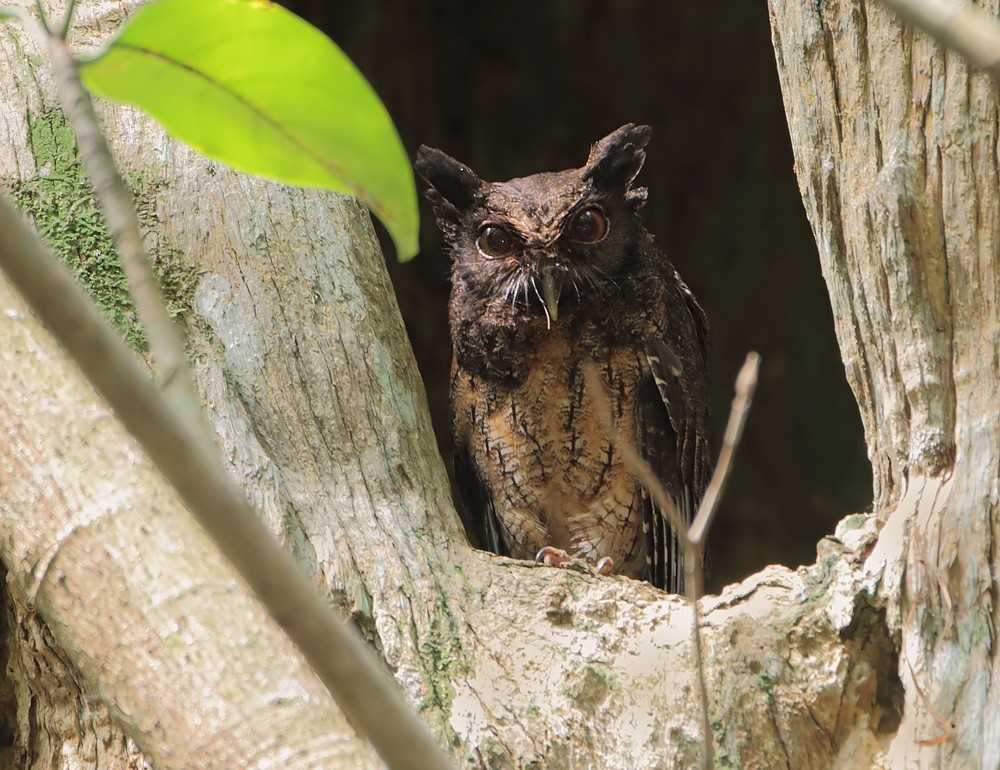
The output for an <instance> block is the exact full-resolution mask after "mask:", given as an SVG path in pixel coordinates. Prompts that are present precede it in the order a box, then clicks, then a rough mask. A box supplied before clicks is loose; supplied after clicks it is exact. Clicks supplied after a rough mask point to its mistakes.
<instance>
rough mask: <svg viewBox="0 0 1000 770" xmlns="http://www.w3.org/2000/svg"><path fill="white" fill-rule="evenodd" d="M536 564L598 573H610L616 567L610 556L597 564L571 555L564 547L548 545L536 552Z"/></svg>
mask: <svg viewBox="0 0 1000 770" xmlns="http://www.w3.org/2000/svg"><path fill="white" fill-rule="evenodd" d="M535 564H544V565H545V566H546V567H560V568H561V567H567V568H570V569H577V570H578V571H580V572H591V571H592V572H596V573H597V574H598V575H610V574H611V573H612V572H613V571H614V568H615V562H614V560H613V559H612V558H611V557H610V556H605V557H604V558H603V559H601V560H600V561H598V562H597V564H596V565H593V564H591V563H590V562H589V561H586V560H584V559H579V558H576V557H574V556H570V555H569V554H568V553H566V551H564V550H563V549H562V548H556V547H555V546H551V545H547V546H545V547H544V548H542V549H541V550H540V551H539V552H538V553H537V554H535Z"/></svg>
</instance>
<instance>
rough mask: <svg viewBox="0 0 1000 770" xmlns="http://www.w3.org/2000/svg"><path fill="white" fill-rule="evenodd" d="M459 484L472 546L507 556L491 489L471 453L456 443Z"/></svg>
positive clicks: (455, 456)
mask: <svg viewBox="0 0 1000 770" xmlns="http://www.w3.org/2000/svg"><path fill="white" fill-rule="evenodd" d="M454 462H455V484H456V486H457V487H458V493H459V497H460V498H461V507H462V508H464V510H462V511H460V513H461V515H462V521H463V522H464V523H465V528H466V530H467V531H468V532H469V535H470V539H471V540H472V541H473V542H472V544H473V545H474V546H475V547H476V548H481V549H483V550H486V551H491V552H492V553H495V554H499V555H500V556H507V555H508V551H507V547H506V546H505V545H504V542H503V538H502V537H501V536H500V519H499V517H498V516H497V513H496V508H495V507H494V505H493V496H492V495H491V494H490V489H489V486H488V485H487V484H486V482H485V481H483V479H482V478H481V477H480V475H479V472H478V471H477V470H476V467H475V465H474V464H473V462H472V458H470V457H469V453H468V450H467V449H466V448H465V447H464V446H462V445H461V444H460V442H456V446H455V454H454Z"/></svg>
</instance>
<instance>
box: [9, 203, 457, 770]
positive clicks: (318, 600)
mask: <svg viewBox="0 0 1000 770" xmlns="http://www.w3.org/2000/svg"><path fill="white" fill-rule="evenodd" d="M0 269H2V270H3V271H4V272H5V273H6V274H7V276H8V278H10V281H11V283H13V284H14V286H15V287H16V288H17V289H18V291H20V292H21V294H22V295H23V296H24V298H25V299H26V300H27V302H28V303H29V304H30V305H31V307H32V309H33V310H34V312H35V313H36V314H37V316H38V317H39V318H40V319H41V321H42V322H43V323H44V324H45V325H46V326H47V327H48V328H49V329H50V330H51V332H52V333H53V335H54V336H55V337H56V339H58V340H59V342H60V344H61V345H62V346H63V348H65V350H66V351H67V352H68V353H69V354H70V355H71V356H72V357H73V360H74V361H76V363H77V365H78V366H79V367H80V368H81V369H82V370H83V373H84V374H85V375H86V376H87V378H88V379H89V380H90V382H91V383H92V384H93V385H94V387H95V388H96V389H97V391H98V392H99V393H100V394H101V395H102V396H103V397H104V399H105V401H107V402H108V404H109V405H110V406H111V408H112V409H113V410H114V412H115V414H116V415H118V418H119V419H120V420H121V421H122V424H123V425H124V426H125V428H126V429H127V430H128V431H129V433H131V434H132V435H133V436H135V438H136V439H137V440H138V441H139V443H140V444H141V445H142V447H143V449H144V450H145V451H146V454H148V455H149V457H150V459H151V460H152V461H153V463H154V464H155V465H156V467H157V469H158V470H159V471H160V472H161V473H162V474H163V475H164V477H165V478H166V479H167V481H169V482H170V483H171V485H172V486H173V487H174V489H176V490H177V492H178V494H179V495H180V497H181V499H182V500H183V501H184V503H185V505H187V507H188V509H189V510H190V511H191V512H192V513H193V514H194V516H195V518H196V519H197V520H198V522H199V523H200V524H201V526H202V527H203V528H204V529H205V531H206V532H208V534H209V535H210V536H211V538H212V539H213V540H214V541H215V543H216V545H217V546H218V547H219V550H221V551H222V553H223V554H224V555H225V556H226V557H227V558H228V559H229V560H230V561H231V562H232V563H233V565H234V566H235V567H236V569H237V571H238V572H239V573H240V575H241V576H242V577H243V579H244V580H246V581H247V583H248V584H249V585H250V587H251V588H252V589H253V591H254V593H255V594H256V595H257V597H258V598H259V599H260V601H261V603H262V604H263V605H264V606H265V607H266V608H267V610H268V612H270V614H271V615H272V617H274V619H275V620H276V621H277V622H278V623H279V625H281V627H282V628H283V629H284V630H285V632H286V633H287V634H288V636H289V637H290V638H291V639H292V641H293V642H294V643H295V644H296V646H297V647H298V648H299V650H301V652H302V654H303V655H304V656H305V658H306V660H307V661H308V662H309V665H310V666H311V667H312V669H313V670H314V671H315V672H316V673H317V674H318V675H319V678H320V679H321V680H322V681H323V683H324V684H325V685H326V687H327V689H328V690H329V691H330V693H331V694H332V695H333V697H334V699H335V700H336V701H337V705H339V706H340V708H341V709H342V710H343V712H344V714H346V715H347V718H348V719H349V720H350V721H351V724H352V725H354V726H355V728H356V729H357V730H358V732H359V733H360V734H361V735H363V736H365V737H366V738H368V739H369V740H370V741H371V743H372V745H373V746H374V747H375V750H376V751H377V752H378V753H379V755H380V756H381V757H382V759H383V761H384V762H385V763H386V765H387V766H389V767H390V768H400V769H405V770H423V769H424V768H427V769H428V770H430V769H435V770H445V769H446V768H450V767H451V764H450V762H449V761H448V759H447V758H446V757H445V755H444V753H443V752H442V751H441V749H440V748H439V747H438V745H437V743H436V742H435V741H434V739H433V738H432V737H431V735H430V733H429V732H428V731H427V729H426V728H425V727H424V725H423V724H422V723H421V722H420V720H419V719H417V717H416V716H415V715H414V714H413V712H412V711H411V710H410V709H409V707H408V706H407V704H406V702H405V701H404V700H403V696H402V694H401V693H400V691H399V688H398V687H397V686H396V684H395V683H394V682H393V681H392V680H391V679H390V678H389V675H388V674H387V673H386V671H385V669H384V667H383V666H382V665H381V664H380V663H379V662H378V661H377V660H376V659H375V656H374V654H373V653H372V652H371V650H370V649H368V648H367V647H366V645H365V643H364V642H363V641H362V639H361V638H360V636H359V635H357V634H355V633H354V632H352V631H351V630H350V629H348V627H347V626H346V625H345V624H344V623H343V621H341V620H340V619H339V618H338V617H336V616H335V615H334V613H333V611H332V610H331V608H330V607H329V606H328V604H327V603H326V602H325V601H324V600H323V598H322V597H321V596H320V594H319V592H318V591H317V590H316V587H315V586H314V585H313V584H312V583H311V582H310V580H309V579H308V578H307V577H306V576H305V574H303V572H302V571H301V570H300V569H299V567H298V565H297V564H296V563H295V560H294V559H293V558H292V556H291V554H290V553H288V552H286V551H285V550H284V549H283V548H281V546H280V545H278V543H277V542H276V541H275V540H274V538H273V537H272V536H271V533H270V532H269V531H268V530H267V528H266V527H265V526H264V524H263V522H262V521H261V520H260V519H259V518H258V517H257V515H256V514H255V513H254V512H253V510H252V509H251V508H250V506H249V504H248V503H247V501H246V498H245V497H244V496H243V495H242V494H241V493H240V492H239V490H237V489H236V487H235V486H234V485H233V483H232V481H231V480H230V478H229V474H228V473H226V471H225V469H224V468H223V467H222V463H221V462H220V461H219V457H218V453H217V452H215V451H214V450H213V448H211V447H209V446H207V445H206V444H205V443H204V442H201V441H198V440H196V439H195V437H193V436H192V435H191V433H190V431H188V430H187V429H186V428H185V426H184V425H183V424H181V423H180V422H178V420H177V418H176V415H175V414H174V411H173V409H171V408H170V406H169V405H168V404H167V403H166V401H165V400H164V399H163V396H162V394H161V393H160V392H159V391H158V390H157V388H156V387H155V386H154V385H153V383H152V382H151V381H150V379H149V377H148V376H147V374H146V372H145V371H144V370H143V369H142V368H140V366H139V364H138V363H137V362H136V359H135V356H134V355H133V354H132V351H131V350H129V348H127V347H126V346H125V344H124V343H122V342H121V340H120V339H119V336H118V335H117V334H116V333H115V332H114V331H113V330H112V329H111V327H110V326H109V325H108V324H107V322H106V321H104V319H103V318H102V317H101V316H100V314H99V313H98V311H97V309H96V308H95V307H94V305H93V303H92V302H91V301H90V299H89V298H88V297H87V296H86V294H84V292H83V290H82V289H81V288H80V287H79V286H78V285H77V283H76V281H75V280H74V278H73V276H72V275H71V274H70V273H69V271H68V270H67V269H66V268H65V267H63V266H62V265H60V264H59V263H58V262H56V260H55V259H54V258H53V257H52V255H51V254H50V253H49V252H48V251H46V250H45V249H44V248H43V247H42V245H41V244H40V243H39V242H38V239H37V238H36V237H35V236H34V234H33V233H32V232H31V230H30V229H29V228H28V227H27V225H25V223H24V222H22V221H21V219H20V218H19V217H18V215H17V213H16V212H14V210H13V209H11V207H10V206H9V205H8V204H7V203H6V201H4V200H3V199H2V198H0Z"/></svg>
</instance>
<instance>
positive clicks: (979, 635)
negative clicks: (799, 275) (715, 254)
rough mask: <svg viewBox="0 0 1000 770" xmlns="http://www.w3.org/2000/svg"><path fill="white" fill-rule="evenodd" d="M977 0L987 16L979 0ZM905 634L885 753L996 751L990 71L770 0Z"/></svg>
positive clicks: (916, 42) (912, 34)
mask: <svg viewBox="0 0 1000 770" xmlns="http://www.w3.org/2000/svg"><path fill="white" fill-rule="evenodd" d="M982 6H984V7H985V9H987V10H988V11H989V13H990V14H991V15H993V16H995V15H996V13H997V3H996V2H985V3H982ZM770 8H771V19H772V30H773V38H774V46H775V51H776V54H777V60H778V70H779V73H780V77H781V85H782V92H783V95H784V100H785V107H786V112H787V114H788V124H789V127H790V129H791V137H792V144H793V146H794V150H795V159H796V170H797V173H798V178H799V184H800V187H801V190H802V196H803V200H804V201H805V206H806V212H807V214H808V216H809V220H810V222H811V224H812V227H813V231H814V233H815V236H816V240H817V243H818V244H819V251H820V258H821V260H822V263H823V271H824V275H825V276H826V280H827V284H828V285H829V287H830V296H831V300H832V302H833V308H834V316H835V317H836V319H837V336H838V338H839V340H840V345H841V349H842V351H843V355H844V361H845V364H846V367H847V377H848V381H849V383H850V385H851V387H852V388H853V390H854V393H855V395H856V397H857V399H858V403H859V404H860V405H861V414H862V418H863V421H864V425H865V432H866V436H867V442H868V447H869V456H870V457H871V458H872V464H873V467H874V471H875V473H874V477H875V498H876V504H877V506H878V507H880V508H882V509H883V511H882V513H881V514H880V519H882V520H884V521H885V529H884V530H883V533H882V536H881V538H880V541H879V553H880V554H881V557H880V558H881V559H883V560H884V563H885V564H886V565H887V569H886V573H885V575H884V577H883V579H882V580H881V582H880V583H879V585H878V591H879V595H881V596H882V597H883V598H884V601H885V603H886V606H887V608H888V610H889V622H890V627H891V629H892V631H893V634H894V635H899V637H900V644H901V649H902V650H903V651H904V654H903V656H902V659H901V662H900V668H899V676H900V677H901V679H902V681H903V683H904V686H905V694H906V697H905V703H904V719H903V722H902V724H901V726H900V729H899V732H898V733H897V735H896V737H895V739H894V740H893V742H892V744H891V746H890V749H889V753H888V761H889V763H890V766H892V767H911V766H912V767H918V766H919V767H923V766H931V765H933V766H940V767H997V766H1000V667H998V666H997V665H996V662H995V644H996V629H997V583H996V577H995V574H996V573H995V571H994V572H991V570H995V567H996V564H997V555H998V551H997V548H998V546H997V544H998V541H1000V515H998V513H1000V512H998V507H997V506H998V492H997V484H998V482H997V479H998V477H1000V440H998V439H1000V436H998V433H1000V421H998V420H997V404H998V403H1000V359H998V353H997V350H998V344H1000V319H998V307H1000V286H998V283H997V277H996V276H997V271H998V267H1000V252H998V248H1000V186H998V174H997V167H998V144H997V142H998V113H997V103H996V98H995V92H994V90H993V86H992V84H991V82H990V79H989V77H987V76H986V75H985V74H982V73H974V72H971V71H970V68H969V65H968V63H967V62H966V61H965V60H963V59H962V58H961V57H960V56H959V55H957V54H955V53H953V52H950V51H945V50H943V49H942V48H941V47H940V46H939V45H938V44H936V43H935V42H934V41H933V40H932V39H931V38H930V37H929V36H927V35H926V34H924V33H922V32H919V31H914V30H913V29H912V28H909V27H906V26H904V25H903V24H901V23H900V22H899V21H898V20H897V19H896V18H895V17H894V15H893V14H892V13H891V12H890V11H888V10H886V9H885V8H884V7H883V6H882V5H880V4H878V3H873V2H866V1H863V0H835V1H833V2H820V3H815V4H802V3H798V2H784V0H771V2H770Z"/></svg>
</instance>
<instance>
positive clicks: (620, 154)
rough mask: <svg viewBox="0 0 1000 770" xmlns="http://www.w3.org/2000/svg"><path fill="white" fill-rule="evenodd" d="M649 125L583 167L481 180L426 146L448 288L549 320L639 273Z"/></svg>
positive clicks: (630, 130) (421, 160) (613, 137)
mask: <svg viewBox="0 0 1000 770" xmlns="http://www.w3.org/2000/svg"><path fill="white" fill-rule="evenodd" d="M649 135H650V129H649V127H648V126H636V125H633V124H631V123H630V124H628V125H625V126H622V127H621V128H619V129H618V130H617V131H615V132H614V133H612V134H609V135H608V136H606V137H604V139H602V140H601V141H599V142H597V143H596V144H595V145H593V147H592V148H591V150H590V157H588V158H587V162H586V164H584V165H583V167H582V168H577V169H571V170H569V171H560V172H557V173H543V174H535V175H533V176H529V177H524V178H522V179H512V180H510V181H509V182H484V181H483V180H482V179H480V178H479V177H478V176H477V175H476V174H475V173H474V172H473V171H472V169H470V168H469V167H468V166H465V165H463V164H462V163H459V162H458V161H457V160H455V159H454V158H452V157H450V156H448V155H446V154H445V153H443V152H441V151H440V150H436V149H433V148H431V147H421V148H420V150H419V151H418V152H417V160H416V164H415V166H416V170H417V173H418V174H420V176H421V177H423V178H424V179H425V180H426V181H427V183H428V185H429V187H428V190H427V197H428V198H429V199H430V201H431V203H432V204H433V207H434V215H435V217H436V218H437V223H438V227H439V228H440V230H441V233H442V234H443V236H444V239H445V241H446V243H447V244H448V247H449V249H450V251H451V254H452V258H453V260H454V268H453V277H452V280H453V281H455V282H456V283H458V282H460V283H461V285H462V287H463V288H466V289H468V290H469V291H472V292H473V293H474V294H475V295H477V296H478V297H481V298H483V299H485V300H487V301H488V302H489V303H490V304H497V305H499V304H501V303H502V304H504V305H507V306H509V307H510V308H511V309H512V311H513V312H515V313H528V314H536V313H537V314H543V315H544V317H545V320H546V322H547V323H548V324H549V325H551V324H552V323H553V322H554V321H556V319H557V318H558V317H559V308H560V302H563V303H564V304H565V303H566V302H572V301H574V300H580V299H582V298H584V297H585V296H587V295H589V294H602V293H604V292H605V291H606V290H607V288H608V287H609V286H615V285H616V281H617V280H618V279H620V278H622V277H623V276H625V275H626V274H627V273H629V271H630V270H632V269H633V268H634V267H635V263H636V261H637V260H638V259H639V258H640V248H639V239H640V237H641V234H642V227H641V225H640V223H639V219H638V217H637V216H636V210H637V209H638V208H639V206H641V205H642V203H643V202H644V201H645V199H646V190H645V188H642V187H633V186H632V182H633V180H634V179H635V177H636V175H637V174H638V173H639V170H640V169H641V168H642V164H643V161H644V160H645V158H646V153H645V150H644V148H645V146H646V143H647V142H648V141H649Z"/></svg>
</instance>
